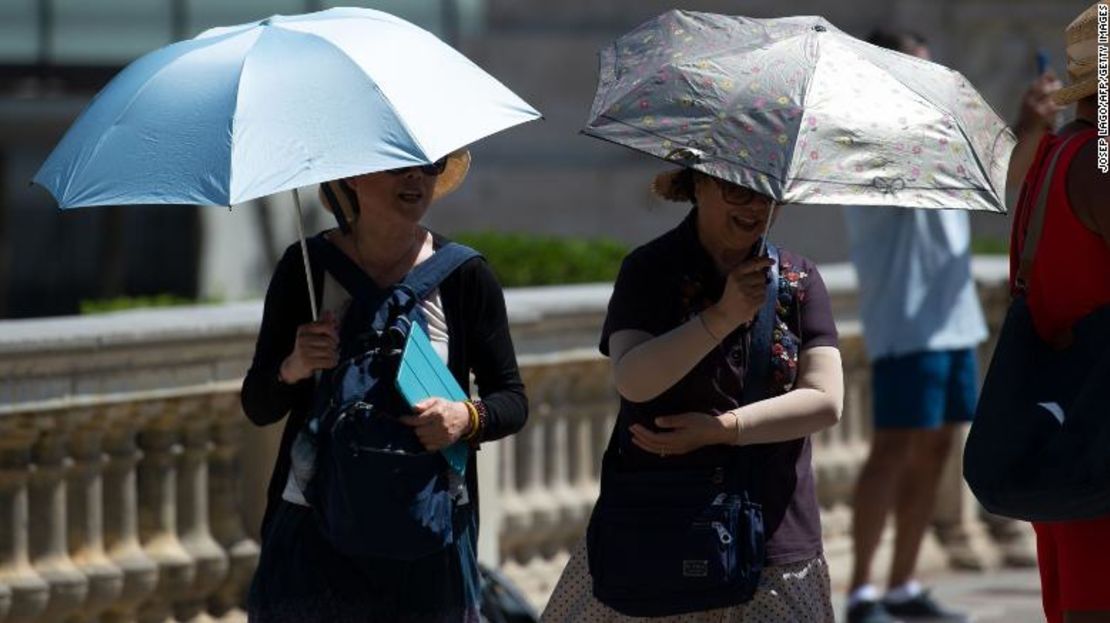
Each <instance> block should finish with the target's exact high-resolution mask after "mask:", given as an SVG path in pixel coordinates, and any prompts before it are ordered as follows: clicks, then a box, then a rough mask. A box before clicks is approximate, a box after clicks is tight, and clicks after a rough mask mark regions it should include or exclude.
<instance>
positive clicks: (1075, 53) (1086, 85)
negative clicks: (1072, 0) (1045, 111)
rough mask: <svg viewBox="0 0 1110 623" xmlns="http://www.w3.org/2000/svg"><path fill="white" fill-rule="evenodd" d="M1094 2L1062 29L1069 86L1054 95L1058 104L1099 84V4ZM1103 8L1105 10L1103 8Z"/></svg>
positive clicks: (1082, 95)
mask: <svg viewBox="0 0 1110 623" xmlns="http://www.w3.org/2000/svg"><path fill="white" fill-rule="evenodd" d="M1100 4H1103V5H1105V4H1106V2H1096V3H1094V4H1092V5H1091V6H1090V8H1088V9H1087V10H1086V11H1083V13H1081V14H1080V15H1079V17H1077V18H1075V21H1073V22H1072V23H1071V24H1070V25H1069V26H1068V28H1067V30H1065V31H1064V39H1065V41H1066V45H1067V55H1068V83H1069V84H1068V86H1066V87H1064V88H1063V89H1060V90H1059V91H1057V92H1056V93H1054V94H1053V96H1052V97H1053V99H1054V100H1055V101H1056V103H1057V104H1060V105H1062V106H1066V105H1068V104H1072V103H1074V102H1077V101H1079V100H1081V99H1083V98H1085V97H1090V96H1091V95H1094V94H1095V91H1096V90H1097V86H1098V76H1097V75H1096V74H1097V72H1096V69H1097V68H1098V55H1097V50H1098V44H1097V41H1098V32H1097V31H1098V5H1100ZM1104 10H1106V9H1104Z"/></svg>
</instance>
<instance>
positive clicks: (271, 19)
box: [258, 17, 274, 26]
mask: <svg viewBox="0 0 1110 623" xmlns="http://www.w3.org/2000/svg"><path fill="white" fill-rule="evenodd" d="M273 20H274V18H272V17H267V18H266V19H264V20H262V21H261V22H258V25H259V26H269V25H270V24H271V23H273Z"/></svg>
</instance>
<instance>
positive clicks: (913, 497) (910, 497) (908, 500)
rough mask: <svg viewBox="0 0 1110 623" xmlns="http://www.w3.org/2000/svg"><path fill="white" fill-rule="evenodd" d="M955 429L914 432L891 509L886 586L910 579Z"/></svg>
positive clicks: (948, 427) (949, 427) (897, 584)
mask: <svg viewBox="0 0 1110 623" xmlns="http://www.w3.org/2000/svg"><path fill="white" fill-rule="evenodd" d="M955 433H956V427H955V426H952V425H945V426H942V427H941V428H939V429H936V430H916V431H914V436H913V440H912V442H911V444H910V451H909V456H908V457H907V461H908V465H907V467H906V469H905V470H904V471H903V474H902V479H901V482H900V485H901V486H900V487H899V489H898V492H897V501H896V503H895V504H896V505H895V510H894V520H895V537H894V557H893V558H892V559H891V564H890V579H889V585H890V587H891V588H894V587H897V586H901V585H902V584H905V583H906V582H908V581H909V580H911V579H912V578H913V574H914V568H915V567H916V566H917V555H918V552H919V551H920V550H921V541H922V539H923V538H924V536H925V530H926V528H928V526H929V522H930V520H931V519H932V516H933V507H934V506H935V504H936V499H937V486H938V484H939V482H940V476H941V473H942V472H943V471H944V464H945V461H946V460H947V458H948V453H949V452H950V451H951V450H952V443H953V439H954V438H955Z"/></svg>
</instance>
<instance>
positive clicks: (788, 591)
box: [540, 539, 835, 623]
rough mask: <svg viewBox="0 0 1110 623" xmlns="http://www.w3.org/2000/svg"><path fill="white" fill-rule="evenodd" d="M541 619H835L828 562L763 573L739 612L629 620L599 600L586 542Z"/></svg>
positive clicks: (699, 622) (672, 622)
mask: <svg viewBox="0 0 1110 623" xmlns="http://www.w3.org/2000/svg"><path fill="white" fill-rule="evenodd" d="M540 619H541V620H542V621H544V623H564V622H565V623H642V622H643V621H646V620H650V621H652V622H660V623H833V621H835V616H834V615H833V606H832V589H831V588H830V586H829V568H828V565H827V564H826V563H825V558H824V556H818V557H817V558H813V559H812V560H803V561H801V562H795V563H790V564H786V565H775V566H771V567H766V568H764V569H763V574H762V575H761V576H760V578H759V588H758V589H756V593H755V596H754V597H753V598H752V599H751V601H749V602H747V603H743V604H740V605H738V606H732V607H729V608H719V609H717V610H708V611H705V612H693V613H689V614H678V615H673V616H665V617H650V618H647V619H645V618H640V617H630V616H626V615H623V614H621V613H619V612H616V611H615V610H613V609H611V608H609V607H608V606H606V605H605V604H603V603H601V602H600V601H598V600H597V598H596V597H594V593H593V580H592V579H591V578H590V570H589V567H588V565H587V561H586V540H585V539H582V540H581V541H580V542H579V543H578V545H577V547H575V548H574V553H573V554H571V557H570V560H569V561H568V562H567V566H566V568H565V569H563V575H562V576H560V577H559V583H558V584H556V585H555V592H554V593H552V594H551V599H550V600H549V601H548V602H547V608H545V609H544V611H543V616H542V617H540Z"/></svg>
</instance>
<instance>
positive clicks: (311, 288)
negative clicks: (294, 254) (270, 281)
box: [293, 188, 320, 322]
mask: <svg viewBox="0 0 1110 623" xmlns="http://www.w3.org/2000/svg"><path fill="white" fill-rule="evenodd" d="M293 205H295V206H297V238H298V239H300V241H301V257H302V258H304V276H305V279H306V280H307V281H308V304H309V306H310V307H311V308H312V322H316V321H317V320H319V319H320V313H319V311H318V310H317V309H316V285H315V284H313V283H312V267H311V266H310V265H309V263H308V245H307V244H305V241H304V222H303V221H304V215H303V214H301V195H300V194H299V193H298V192H297V189H296V188H294V189H293Z"/></svg>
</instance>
